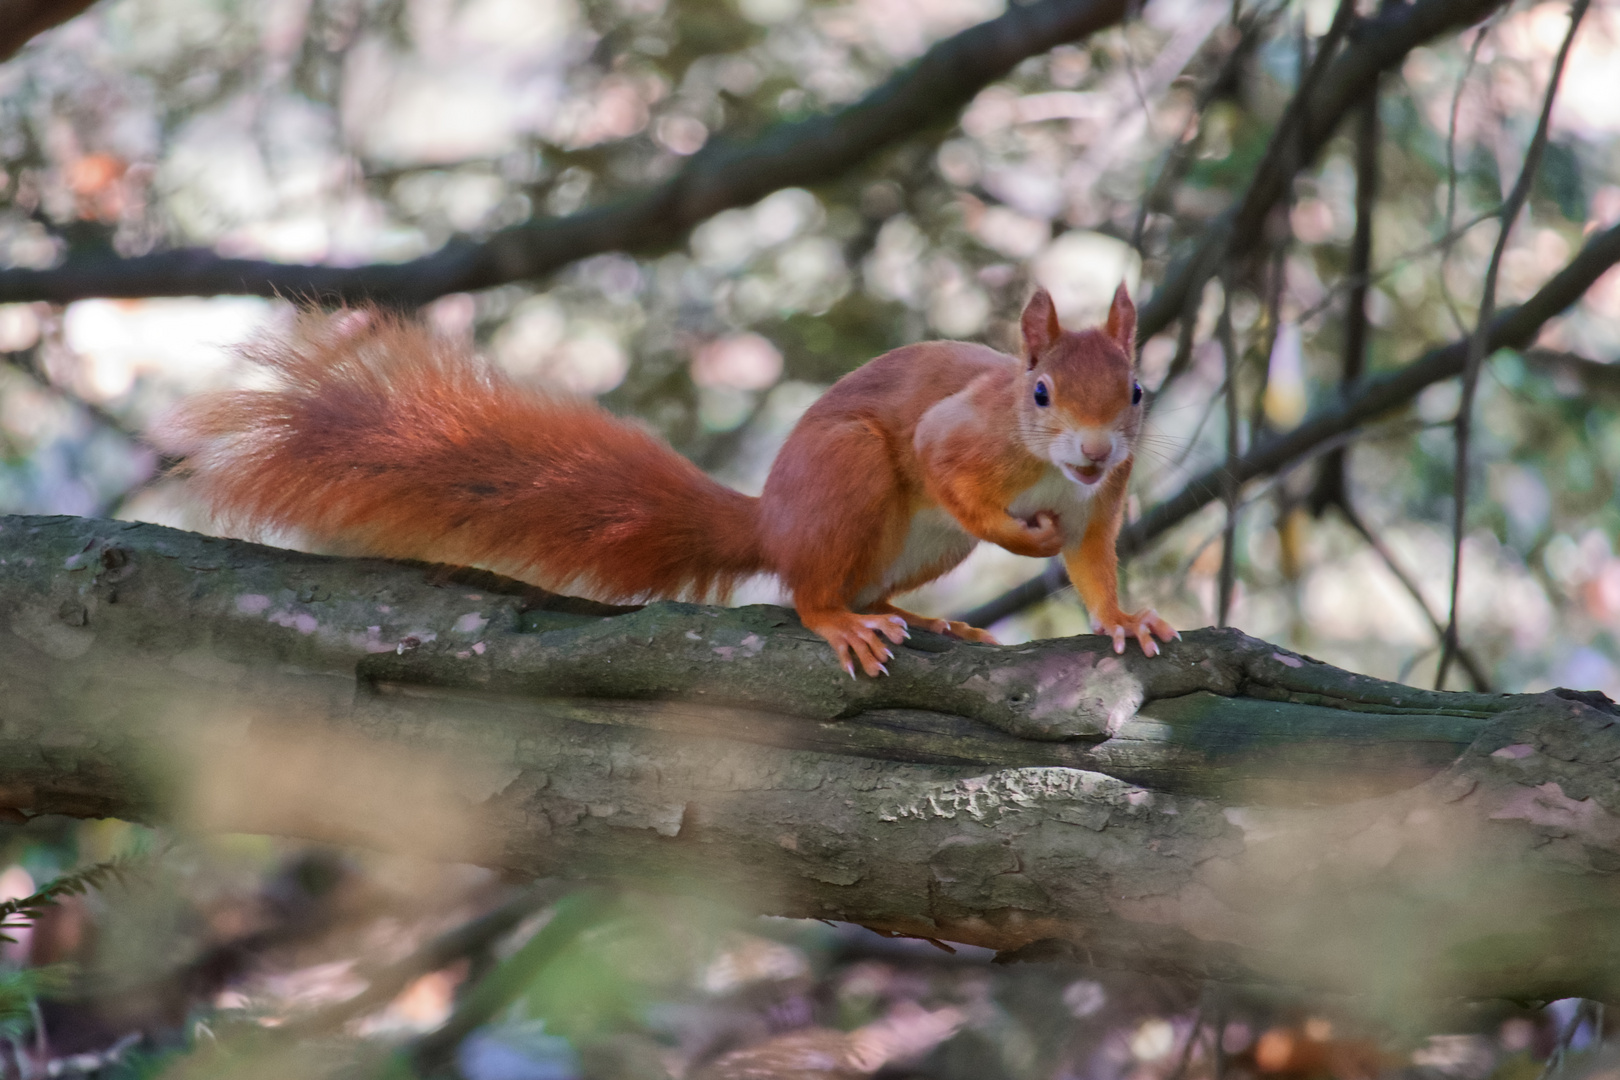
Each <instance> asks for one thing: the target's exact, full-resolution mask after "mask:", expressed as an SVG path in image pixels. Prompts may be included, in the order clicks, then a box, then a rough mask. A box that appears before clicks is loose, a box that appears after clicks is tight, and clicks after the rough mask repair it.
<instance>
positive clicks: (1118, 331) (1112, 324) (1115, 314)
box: [1025, 281, 1136, 358]
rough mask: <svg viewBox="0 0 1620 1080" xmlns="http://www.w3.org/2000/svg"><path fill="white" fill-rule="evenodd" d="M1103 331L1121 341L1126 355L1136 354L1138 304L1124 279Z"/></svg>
mask: <svg viewBox="0 0 1620 1080" xmlns="http://www.w3.org/2000/svg"><path fill="white" fill-rule="evenodd" d="M1025 318H1028V316H1027V315H1026V316H1025ZM1103 332H1104V333H1106V334H1107V335H1108V336H1109V337H1111V338H1113V339H1114V340H1115V341H1117V342H1119V347H1120V348H1122V349H1124V350H1125V355H1126V356H1129V357H1133V358H1134V357H1135V356H1136V305H1135V304H1133V303H1131V294H1130V292H1129V291H1128V290H1127V289H1126V288H1125V283H1124V282H1123V281H1122V282H1120V283H1119V288H1117V289H1115V290H1114V302H1113V303H1112V304H1110V305H1109V307H1108V325H1107V326H1105V327H1104V328H1103Z"/></svg>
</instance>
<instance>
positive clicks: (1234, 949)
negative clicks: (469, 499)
mask: <svg viewBox="0 0 1620 1080" xmlns="http://www.w3.org/2000/svg"><path fill="white" fill-rule="evenodd" d="M889 666H890V669H891V670H892V671H893V673H894V674H893V675H892V676H891V677H889V678H886V679H882V680H867V679H861V680H857V681H851V680H850V679H849V678H848V676H846V675H845V674H844V673H843V672H842V671H840V670H839V669H838V667H837V666H836V665H835V664H834V663H833V661H832V659H831V655H830V653H829V652H828V650H827V648H826V645H825V644H824V643H823V642H822V641H821V640H820V639H819V638H817V637H815V636H814V635H811V634H809V633H808V632H806V631H805V630H803V629H802V628H801V627H800V626H799V625H798V622H797V620H796V619H795V618H794V616H793V615H792V613H791V612H788V611H785V610H781V609H777V608H770V607H751V608H739V609H731V610H728V609H720V608H711V607H700V606H694V605H686V604H656V605H652V606H649V607H646V608H642V609H638V610H633V609H623V608H609V607H605V606H603V605H597V604H592V603H589V602H586V601H579V600H570V599H567V598H562V597H555V596H551V595H550V594H545V593H542V592H540V591H538V590H534V589H531V588H528V587H525V586H521V585H518V584H517V583H515V582H510V581H507V580H505V579H500V578H496V577H494V576H493V575H488V574H483V573H480V572H476V571H471V572H469V571H451V570H447V569H446V568H442V567H430V566H422V565H411V564H401V563H392V562H386V561H380V560H361V559H339V558H330V557H324V556H316V555H307V554H301V553H295V552H288V551H280V550H276V549H272V548H266V547H261V546H258V545H253V544H248V543H243V542H239V541H229V540H218V539H212V538H207V537H202V536H198V535H194V534H190V533H184V532H177V531H175V530H171V529H165V528H161V527H158V526H152V525H135V524H129V523H124V522H111V521H94V520H86V519H77V518H26V517H13V518H0V807H4V808H6V809H5V810H4V811H3V812H4V813H7V814H9V815H10V816H12V817H26V816H32V815H34V814H41V813H63V814H74V815H86V816H88V815H116V816H119V817H125V818H133V819H141V820H151V821H168V822H173V823H176V824H179V825H183V826H187V827H191V828H198V829H209V830H237V831H253V832H272V833H282V834H289V835H297V836H304V837H310V838H314V839H319V840H327V841H334V842H340V843H355V844H364V845H373V846H378V847H385V848H392V849H397V850H405V851H411V852H415V853H418V854H421V855H425V856H429V857H435V858H448V859H460V860H468V861H476V862H481V863H485V864H489V865H495V866H501V867H505V868H508V869H510V870H513V871H516V872H521V873H533V874H559V875H566V876H575V877H593V878H616V879H621V880H633V881H637V882H641V883H654V884H659V885H663V886H669V887H678V888H684V889H695V890H699V891H702V892H705V893H708V894H711V895H717V896H719V897H722V898H724V899H726V900H729V901H730V902H732V903H736V904H741V905H743V906H746V907H749V908H753V909H755V910H759V911H762V912H769V913H774V914H781V915H793V916H815V917H820V918H828V919H845V920H852V921H856V922H861V923H865V924H867V925H870V926H874V927H878V928H882V929H888V930H893V931H897V932H902V933H907V934H915V935H918V936H926V937H933V938H940V939H945V940H951V941H962V942H970V943H974V944H980V945H987V946H990V947H993V948H997V949H1001V950H1004V951H1007V952H1009V953H1011V954H1014V955H1018V956H1022V957H1043V956H1067V957H1077V958H1080V959H1083V960H1087V961H1090V962H1093V963H1098V964H1108V965H1123V966H1129V967H1133V968H1137V969H1142V970H1152V971H1159V972H1164V973H1166V974H1173V975H1180V976H1187V977H1212V978H1219V979H1231V980H1262V981H1269V982H1277V983H1286V984H1291V985H1295V986H1299V985H1305V986H1311V987H1316V988H1320V989H1324V990H1335V991H1343V992H1352V993H1361V994H1376V995H1378V996H1379V999H1380V1000H1382V1001H1388V1002H1396V1001H1409V1000H1416V999H1418V998H1432V997H1435V996H1452V995H1466V996H1509V997H1515V998H1551V997H1560V996H1567V995H1572V994H1580V995H1584V996H1589V997H1597V998H1607V999H1609V1000H1613V999H1614V998H1615V994H1616V992H1617V991H1620V986H1617V985H1616V983H1617V976H1616V972H1620V889H1617V881H1620V879H1617V877H1616V871H1620V816H1617V815H1620V768H1617V766H1616V762H1617V761H1620V729H1617V728H1616V725H1615V721H1616V713H1615V711H1614V708H1613V706H1612V704H1610V703H1609V702H1608V701H1607V699H1605V698H1603V697H1602V696H1601V695H1590V694H1578V693H1572V692H1567V691H1555V692H1552V693H1547V694H1540V695H1521V696H1508V695H1472V694H1457V693H1436V692H1433V691H1425V690H1417V689H1413V688H1411V687H1406V686H1399V685H1396V684H1392V683H1385V682H1380V681H1378V680H1375V679H1370V678H1366V677H1363V676H1358V675H1354V674H1351V673H1348V672H1344V671H1340V670H1338V669H1335V668H1332V667H1329V666H1327V665H1324V664H1320V663H1318V662H1316V661H1314V660H1311V659H1309V658H1308V657H1303V656H1299V655H1296V654H1294V653H1290V652H1288V651H1287V650H1284V649H1280V648H1277V647H1275V646H1272V645H1269V644H1267V643H1265V642H1262V641H1257V640H1255V639H1252V638H1248V637H1245V636H1244V635H1242V634H1240V633H1237V632H1235V631H1197V632H1193V633H1189V634H1187V635H1186V640H1185V641H1183V642H1179V643H1174V644H1172V645H1170V646H1169V647H1168V648H1167V649H1166V651H1165V655H1163V656H1162V657H1159V658H1156V659H1153V660H1148V659H1145V658H1143V657H1142V656H1141V655H1140V653H1137V652H1135V651H1133V652H1131V653H1130V654H1128V655H1126V656H1125V657H1123V658H1121V657H1115V656H1113V655H1112V654H1111V653H1110V652H1108V651H1107V649H1106V648H1105V644H1104V641H1103V639H1101V638H1096V637H1080V638H1073V639H1068V640H1061V641H1045V642H1034V643H1031V644H1028V645H1021V646H1013V647H1008V648H993V647H987V646H976V645H968V644H963V643H959V642H954V641H950V640H947V639H944V638H938V637H934V636H932V635H927V634H921V633H919V634H917V635H916V636H915V637H914V638H913V640H912V642H911V647H909V648H905V649H902V650H900V655H898V656H897V657H896V658H895V660H894V661H893V662H891V664H890V665H889Z"/></svg>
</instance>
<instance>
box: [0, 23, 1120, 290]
mask: <svg viewBox="0 0 1620 1080" xmlns="http://www.w3.org/2000/svg"><path fill="white" fill-rule="evenodd" d="M1124 17H1125V0H1037V2H1035V3H1031V4H1013V5H1009V6H1008V9H1007V12H1006V13H1005V14H1004V15H1001V16H999V17H997V18H995V19H991V20H990V21H988V22H985V23H980V24H979V25H978V26H974V27H970V28H969V29H967V30H964V31H962V32H961V33H959V34H957V35H955V36H954V37H950V38H947V39H946V40H944V41H941V42H939V43H938V44H937V45H935V46H934V47H933V48H931V49H929V50H928V52H927V53H925V54H924V55H923V57H922V59H920V60H918V61H917V62H916V63H915V64H913V65H911V66H910V67H908V68H906V69H905V70H903V71H901V72H899V73H897V74H896V75H894V76H893V77H892V78H890V79H889V80H888V81H887V82H884V83H883V84H882V85H880V86H879V87H877V89H875V90H873V91H872V92H871V93H869V94H867V95H866V96H865V97H864V98H862V99H861V100H859V101H857V102H856V103H855V104H853V105H850V106H848V107H847V108H843V109H840V110H838V111H837V112H833V113H829V114H826V115H822V116H813V117H810V118H809V119H805V120H799V121H795V122H792V123H782V124H778V125H776V126H775V127H773V128H771V129H769V130H768V131H766V132H765V133H764V134H763V135H761V136H759V137H758V138H755V139H751V140H748V141H741V142H739V141H736V140H734V139H729V138H726V137H725V136H724V135H722V136H719V137H717V138H715V139H713V140H711V141H710V142H709V143H708V144H707V145H706V146H704V147H703V149H702V150H700V151H698V152H697V153H696V154H694V155H693V156H692V157H691V158H689V159H688V160H687V162H686V163H685V165H684V166H682V167H681V169H680V170H679V171H677V172H676V173H675V175H674V176H672V177H671V178H670V179H668V180H666V181H664V182H663V183H661V184H659V185H657V186H656V187H654V188H651V189H649V190H646V191H641V192H637V193H635V194H632V195H629V196H626V197H623V198H621V199H619V200H618V201H616V202H613V203H609V204H607V205H604V206H599V207H595V208H593V209H590V210H585V211H581V212H580V213H577V214H573V215H570V216H568V217H561V218H544V219H539V220H535V221H530V222H526V223H525V224H522V225H518V226H514V227H512V228H509V229H503V230H501V231H499V232H496V233H495V234H493V235H492V236H490V237H488V238H487V239H484V240H481V241H472V240H458V241H455V242H452V243H450V244H448V245H446V246H445V247H444V248H442V249H440V250H439V251H436V252H434V253H433V254H431V255H427V256H424V257H422V258H420V259H413V260H411V261H409V262H403V263H390V264H373V265H368V266H353V267H341V266H309V265H296V264H289V263H275V262H267V261H263V260H257V259H227V258H222V257H220V256H219V255H217V254H215V253H214V252H213V251H212V250H210V249H206V248H186V249H180V250H175V251H162V252H156V253H154V254H151V255H142V256H137V257H132V258H116V257H113V256H111V255H108V254H105V253H100V252H93V253H84V254H72V255H70V256H69V257H68V259H67V261H66V262H64V263H63V264H62V265H60V266H56V267H53V268H51V269H48V270H22V269H11V270H0V303H6V302H15V301H23V300H48V301H52V302H54V303H67V302H69V301H72V300H81V299H84V298H86V297H92V296H112V297H145V296H214V295H219V294H222V293H248V294H252V295H257V296H295V297H304V298H310V299H320V300H351V301H354V300H375V301H381V302H387V303H397V304H404V305H414V304H421V303H426V302H427V301H429V300H432V299H434V298H436V297H439V296H443V295H445V294H446V293H453V292H463V291H467V290H473V289H487V288H490V287H492V286H495V285H503V284H506V283H509V282H513V281H521V280H526V279H533V278H540V277H544V276H546V275H547V274H550V273H553V272H555V271H556V270H559V269H561V268H562V267H564V266H566V265H567V264H569V263H571V262H574V261H575V260H578V259H583V258H585V257H586V256H589V255H595V254H599V253H601V252H604V251H627V252H647V251H657V250H660V249H662V248H665V247H668V246H670V245H671V244H674V243H677V242H678V241H679V240H680V239H681V237H683V236H685V235H686V233H687V231H688V230H690V229H691V228H692V227H693V226H695V225H697V224H698V223H700V222H702V221H704V220H706V219H708V218H710V217H712V216H713V215H715V214H717V213H719V212H720V211H721V210H725V209H728V208H730V207H734V206H743V205H746V204H748V203H751V202H754V201H755V200H757V199H760V198H763V197H764V196H766V195H768V194H770V193H771V192H773V191H776V190H779V189H781V188H785V187H791V186H795V185H812V184H819V183H824V182H826V181H828V180H831V179H833V178H834V177H837V176H839V175H841V174H842V173H844V172H846V171H848V170H849V169H851V168H853V167H854V166H856V165H858V164H859V163H860V162H862V161H864V160H865V159H866V158H868V157H870V156H871V155H872V154H874V153H877V152H878V151H881V150H883V149H885V148H887V147H891V146H894V145H896V144H898V143H900V142H902V141H904V140H905V139H907V138H910V137H911V136H913V135H915V134H917V133H918V132H919V131H921V130H923V129H926V128H927V127H929V126H930V125H933V124H937V123H941V122H943V121H945V120H947V119H949V118H950V117H951V116H953V115H954V114H955V113H956V112H957V111H958V110H960V109H961V108H962V107H963V106H964V105H966V104H967V103H968V102H969V101H971V100H972V98H973V96H974V95H975V94H977V93H978V92H979V91H980V90H981V89H983V88H984V87H985V86H986V85H987V84H989V83H991V82H993V81H995V80H996V79H999V78H1001V77H1002V76H1003V75H1005V74H1007V72H1009V71H1011V70H1012V69H1013V67H1014V66H1016V65H1017V64H1018V63H1019V62H1020V61H1022V60H1024V59H1026V58H1028V57H1031V56H1035V55H1038V54H1040V53H1043V52H1046V51H1048V50H1049V49H1052V48H1054V47H1055V46H1057V45H1061V44H1063V43H1064V42H1069V41H1075V40H1078V39H1080V38H1084V37H1086V36H1087V35H1089V34H1092V33H1095V32H1096V31H1098V30H1101V29H1103V28H1104V27H1108V26H1112V25H1114V24H1115V23H1117V22H1119V21H1120V20H1121V19H1123V18H1124Z"/></svg>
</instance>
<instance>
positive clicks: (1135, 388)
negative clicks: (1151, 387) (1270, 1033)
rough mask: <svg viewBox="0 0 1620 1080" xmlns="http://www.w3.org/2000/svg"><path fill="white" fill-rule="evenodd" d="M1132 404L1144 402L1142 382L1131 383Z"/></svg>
mask: <svg viewBox="0 0 1620 1080" xmlns="http://www.w3.org/2000/svg"><path fill="white" fill-rule="evenodd" d="M1131 404H1132V405H1140V404H1142V384H1141V383H1131Z"/></svg>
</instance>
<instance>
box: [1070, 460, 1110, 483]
mask: <svg viewBox="0 0 1620 1080" xmlns="http://www.w3.org/2000/svg"><path fill="white" fill-rule="evenodd" d="M1063 467H1064V468H1065V469H1066V470H1068V473H1069V476H1070V477H1071V478H1072V479H1074V480H1078V481H1079V482H1080V483H1082V484H1095V483H1096V482H1097V481H1099V480H1101V479H1102V475H1103V468H1102V466H1101V465H1064V466H1063Z"/></svg>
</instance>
